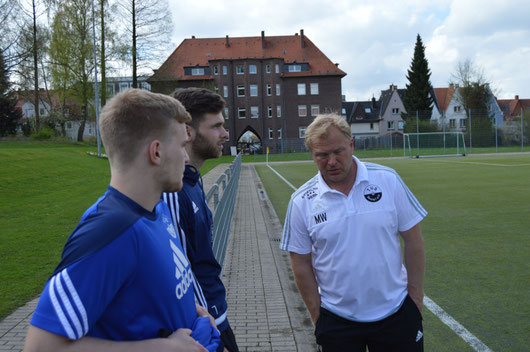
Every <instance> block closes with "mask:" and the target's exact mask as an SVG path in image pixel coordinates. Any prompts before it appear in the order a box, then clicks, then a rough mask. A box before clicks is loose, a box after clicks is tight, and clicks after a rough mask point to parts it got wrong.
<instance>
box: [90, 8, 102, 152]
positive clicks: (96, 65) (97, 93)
mask: <svg viewBox="0 0 530 352" xmlns="http://www.w3.org/2000/svg"><path fill="white" fill-rule="evenodd" d="M92 39H93V41H94V48H93V49H94V50H93V51H94V94H95V104H96V136H97V140H98V157H100V158H101V135H100V133H99V89H98V61H97V55H96V19H95V10H94V0H92Z"/></svg>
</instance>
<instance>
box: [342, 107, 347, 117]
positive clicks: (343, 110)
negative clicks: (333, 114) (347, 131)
mask: <svg viewBox="0 0 530 352" xmlns="http://www.w3.org/2000/svg"><path fill="white" fill-rule="evenodd" d="M342 115H344V116H346V108H342Z"/></svg>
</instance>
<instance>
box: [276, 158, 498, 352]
mask: <svg viewBox="0 0 530 352" xmlns="http://www.w3.org/2000/svg"><path fill="white" fill-rule="evenodd" d="M267 166H268V168H269V169H271V170H272V171H273V172H274V173H275V174H276V175H278V177H279V178H281V179H282V180H283V181H284V182H285V183H287V185H289V187H291V188H292V189H293V190H295V191H296V190H297V188H296V187H295V186H293V185H292V184H291V183H290V182H289V181H287V180H286V179H285V177H283V176H282V175H280V174H279V173H278V171H276V170H274V169H273V168H272V167H271V166H270V165H269V164H267ZM423 304H424V305H425V307H427V309H429V310H430V311H431V312H432V313H433V314H434V315H436V317H438V319H440V320H441V321H442V322H443V323H444V324H445V325H447V326H448V327H449V329H451V330H453V331H454V333H455V334H457V335H458V336H460V337H461V338H462V339H463V340H464V341H465V342H466V343H467V344H468V345H469V346H471V348H473V349H474V350H475V351H477V352H493V350H491V349H490V348H489V347H488V346H486V345H485V344H484V343H483V342H482V341H480V340H479V339H478V338H477V337H476V336H475V335H473V334H472V333H470V332H469V330H467V329H466V328H465V327H464V326H463V325H462V324H460V323H459V322H457V321H456V320H454V319H453V317H451V316H450V315H449V314H447V312H446V311H445V310H443V309H442V308H441V307H440V306H439V305H437V304H436V303H434V301H433V300H432V299H430V298H429V297H427V296H424V297H423Z"/></svg>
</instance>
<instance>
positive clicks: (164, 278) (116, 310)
mask: <svg viewBox="0 0 530 352" xmlns="http://www.w3.org/2000/svg"><path fill="white" fill-rule="evenodd" d="M191 276H192V272H191V267H190V264H189V262H188V260H187V259H186V256H185V255H184V254H183V251H182V247H181V244H180V241H179V240H178V239H177V234H176V231H175V228H174V226H173V224H172V221H171V217H170V215H169V211H168V209H167V206H166V204H165V203H164V202H162V201H161V202H159V203H158V204H157V205H156V208H155V211H154V212H149V211H147V210H145V209H144V208H142V207H141V206H140V205H138V204H137V203H135V202H134V201H132V200H131V199H129V198H128V197H126V196H125V195H123V194H121V193H120V192H118V191H117V190H116V189H114V188H112V187H110V186H109V188H108V190H107V192H106V193H105V195H104V196H103V197H101V198H100V199H99V200H98V201H97V202H96V203H95V204H94V205H93V206H91V207H90V208H89V209H88V210H87V211H86V212H85V214H84V215H83V217H82V219H81V222H80V223H79V225H78V226H77V227H76V228H75V230H74V231H73V233H72V234H71V235H70V237H69V238H68V240H67V243H66V245H65V248H64V252H63V260H62V261H61V263H60V264H59V266H58V267H57V270H56V272H55V273H54V275H53V276H52V277H51V278H50V280H49V281H48V282H47V284H46V287H45V289H44V291H43V293H42V296H41V298H40V300H39V303H38V306H37V309H36V310H35V313H34V315H33V318H32V320H31V324H32V325H34V326H36V327H39V328H41V329H44V330H47V331H49V332H52V333H55V334H58V335H62V336H66V337H68V338H70V339H79V338H81V337H83V336H92V337H98V338H103V339H109V340H115V341H133V340H144V339H149V338H154V337H156V336H157V334H158V331H159V329H170V330H172V331H175V330H177V329H179V328H190V329H191V328H192V326H193V323H194V321H195V319H196V317H197V312H196V309H195V302H194V297H193V288H192V287H190V285H191Z"/></svg>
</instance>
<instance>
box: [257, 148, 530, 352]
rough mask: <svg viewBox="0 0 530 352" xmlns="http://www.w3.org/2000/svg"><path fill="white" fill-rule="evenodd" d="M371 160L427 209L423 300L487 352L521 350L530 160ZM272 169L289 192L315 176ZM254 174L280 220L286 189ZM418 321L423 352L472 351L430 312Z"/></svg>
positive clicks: (529, 274) (307, 167) (295, 168)
mask: <svg viewBox="0 0 530 352" xmlns="http://www.w3.org/2000/svg"><path fill="white" fill-rule="evenodd" d="M376 162H377V163H379V164H383V165H387V166H390V167H392V168H394V169H395V170H396V171H397V172H398V173H399V174H400V175H401V177H402V178H403V179H404V180H405V182H406V183H407V185H408V186H409V188H410V189H411V190H412V191H413V193H414V194H415V195H416V197H417V198H418V199H419V201H420V202H421V203H422V205H423V206H424V207H425V209H426V210H427V211H429V215H428V216H427V218H426V219H425V220H424V221H423V222H422V228H423V235H424V238H425V246H426V256H427V271H426V280H425V292H426V294H427V295H428V296H429V297H430V298H431V299H432V300H433V301H434V302H436V303H437V304H438V305H440V306H441V307H442V308H443V309H444V310H445V311H446V312H448V313H449V314H450V315H451V316H452V317H453V318H454V319H455V320H457V321H458V322H459V323H461V324H462V325H463V326H464V327H466V328H467V329H468V330H469V331H470V332H471V333H472V334H474V335H475V336H477V337H478V338H479V339H480V340H481V341H482V342H484V343H485V344H486V345H487V346H488V347H490V348H491V349H492V350H494V351H527V350H528V344H529V343H530V339H529V337H528V336H529V332H530V319H529V317H530V304H529V303H528V302H529V301H528V292H529V289H530V262H529V260H528V258H529V253H530V236H529V234H530V230H529V227H530V220H529V218H528V216H529V214H530V201H529V198H530V182H529V180H530V179H529V177H528V175H529V174H530V155H525V154H519V155H495V156H480V157H459V158H431V159H385V160H378V161H376ZM499 165H506V166H499ZM517 165H520V166H517ZM272 166H273V167H274V168H275V170H277V171H278V172H279V173H280V174H282V175H283V176H284V177H285V178H286V179H288V180H289V181H290V182H291V183H292V184H293V185H294V186H296V187H299V186H300V185H301V184H303V183H304V182H305V181H306V180H307V179H309V178H310V177H312V176H313V175H314V174H315V172H316V168H315V166H314V165H312V163H307V164H304V163H302V164H285V165H284V164H281V165H280V164H275V165H272ZM257 170H258V173H259V174H260V177H261V179H262V182H263V183H264V186H265V188H266V190H267V193H268V195H269V198H270V199H271V201H272V202H273V205H274V207H275V210H276V212H277V214H278V215H279V217H280V219H281V221H282V222H283V218H284V216H285V211H286V209H287V203H288V200H289V196H290V194H291V193H292V189H290V188H289V187H288V186H286V185H284V184H283V182H280V181H279V178H278V177H277V176H276V175H274V174H273V173H272V172H271V171H270V170H269V169H268V168H267V167H266V166H262V165H260V166H257ZM424 319H425V321H424V324H425V336H426V340H425V350H426V351H472V349H471V348H470V347H468V346H467V345H466V344H465V343H464V342H463V340H461V339H460V338H459V337H458V336H457V335H456V334H454V333H453V332H452V331H451V330H449V329H448V328H447V327H446V326H445V325H444V324H443V323H441V321H440V320H438V318H436V317H435V316H434V315H433V314H432V313H430V312H428V311H426V312H425V313H424Z"/></svg>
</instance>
